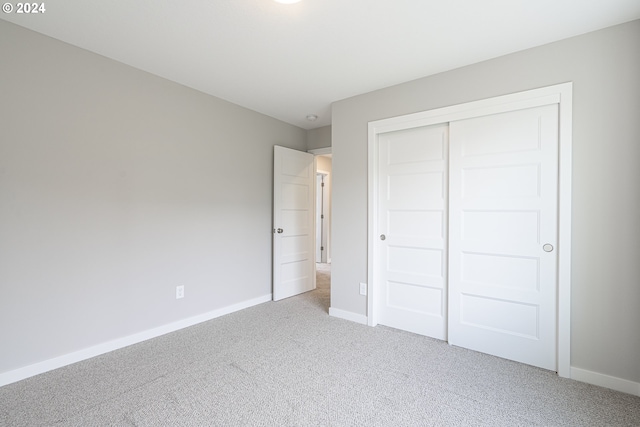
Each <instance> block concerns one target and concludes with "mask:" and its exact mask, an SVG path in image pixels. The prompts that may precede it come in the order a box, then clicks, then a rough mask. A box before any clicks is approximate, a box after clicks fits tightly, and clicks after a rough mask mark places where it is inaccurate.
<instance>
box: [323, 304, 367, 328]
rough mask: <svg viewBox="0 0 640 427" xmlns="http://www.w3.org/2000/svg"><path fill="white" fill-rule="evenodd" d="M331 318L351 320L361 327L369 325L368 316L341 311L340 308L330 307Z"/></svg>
mask: <svg viewBox="0 0 640 427" xmlns="http://www.w3.org/2000/svg"><path fill="white" fill-rule="evenodd" d="M329 316H333V317H337V318H339V319H344V320H350V321H352V322H356V323H360V324H361V325H366V324H367V316H363V315H362V314H356V313H352V312H350V311H345V310H340V309H339V308H333V307H329Z"/></svg>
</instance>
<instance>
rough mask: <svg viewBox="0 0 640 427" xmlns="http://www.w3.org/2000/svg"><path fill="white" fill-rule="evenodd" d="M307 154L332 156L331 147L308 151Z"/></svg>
mask: <svg viewBox="0 0 640 427" xmlns="http://www.w3.org/2000/svg"><path fill="white" fill-rule="evenodd" d="M307 153H311V154H313V155H314V156H322V155H325V154H331V147H325V148H314V149H313V150H307Z"/></svg>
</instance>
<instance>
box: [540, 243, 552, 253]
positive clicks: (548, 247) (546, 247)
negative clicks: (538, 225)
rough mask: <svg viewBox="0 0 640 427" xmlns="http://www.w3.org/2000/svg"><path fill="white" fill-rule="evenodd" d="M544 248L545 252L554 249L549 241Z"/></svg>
mask: <svg viewBox="0 0 640 427" xmlns="http://www.w3.org/2000/svg"><path fill="white" fill-rule="evenodd" d="M542 250H543V251H545V252H551V251H552V250H553V245H550V244H549V243H547V244H546V245H544V246H543V247H542Z"/></svg>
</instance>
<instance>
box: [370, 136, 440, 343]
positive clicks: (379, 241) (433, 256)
mask: <svg viewBox="0 0 640 427" xmlns="http://www.w3.org/2000/svg"><path fill="white" fill-rule="evenodd" d="M378 150H379V152H378V159H379V162H378V196H377V199H378V227H377V230H378V232H379V234H378V235H377V236H376V237H375V239H376V242H375V243H374V244H375V245H377V246H378V247H377V253H378V254H380V256H379V258H378V263H377V265H376V268H377V274H376V276H377V277H378V278H379V283H380V291H379V296H380V297H379V300H380V301H379V303H378V307H379V312H378V313H379V316H378V321H379V323H381V324H383V325H387V326H391V327H394V328H399V329H403V330H406V331H410V332H414V333H418V334H422V335H427V336H430V337H434V338H439V339H446V325H447V322H446V308H447V286H446V282H447V277H446V273H447V268H446V266H447V264H446V262H447V241H446V237H447V153H448V147H447V125H436V126H428V127H417V128H412V129H406V130H401V131H396V132H389V133H385V134H382V135H380V137H379V146H378Z"/></svg>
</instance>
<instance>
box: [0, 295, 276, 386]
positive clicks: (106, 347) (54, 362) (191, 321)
mask: <svg viewBox="0 0 640 427" xmlns="http://www.w3.org/2000/svg"><path fill="white" fill-rule="evenodd" d="M271 299H272V295H271V294H268V295H264V296H261V297H258V298H254V299H251V300H248V301H243V302H240V303H238V304H233V305H230V306H228V307H223V308H219V309H217V310H213V311H210V312H208V313H204V314H200V315H198V316H193V317H189V318H187V319H183V320H179V321H177V322H173V323H169V324H167V325H163V326H159V327H157V328H153V329H149V330H146V331H142V332H139V333H137V334H133V335H129V336H126V337H123V338H118V339H116V340H113V341H108V342H105V343H102V344H98V345H95V346H93V347H89V348H85V349H82V350H79V351H74V352H73V353H68V354H65V355H63V356H59V357H55V358H53V359H48V360H44V361H42V362H38V363H34V364H33V365H29V366H25V367H23V368H18V369H15V370H13V371H8V372H4V373H0V387H2V386H3V385H7V384H11V383H15V382H17V381H20V380H23V379H25V378H29V377H32V376H34V375H38V374H42V373H44V372H47V371H51V370H53V369H58V368H62V367H63V366H67V365H71V364H72V363H76V362H80V361H82V360H86V359H90V358H92V357H96V356H99V355H101V354H104V353H108V352H110V351H114V350H118V349H120V348H124V347H128V346H130V345H133V344H137V343H140V342H142V341H146V340H148V339H151V338H156V337H159V336H161V335H165V334H168V333H170V332H175V331H178V330H180V329H184V328H187V327H189V326H193V325H197V324H198V323H202V322H206V321H208V320H211V319H215V318H216V317H220V316H224V315H225V314H229V313H233V312H235V311H239V310H242V309H245V308H249V307H253V306H254V305H258V304H262V303H265V302H267V301H271Z"/></svg>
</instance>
